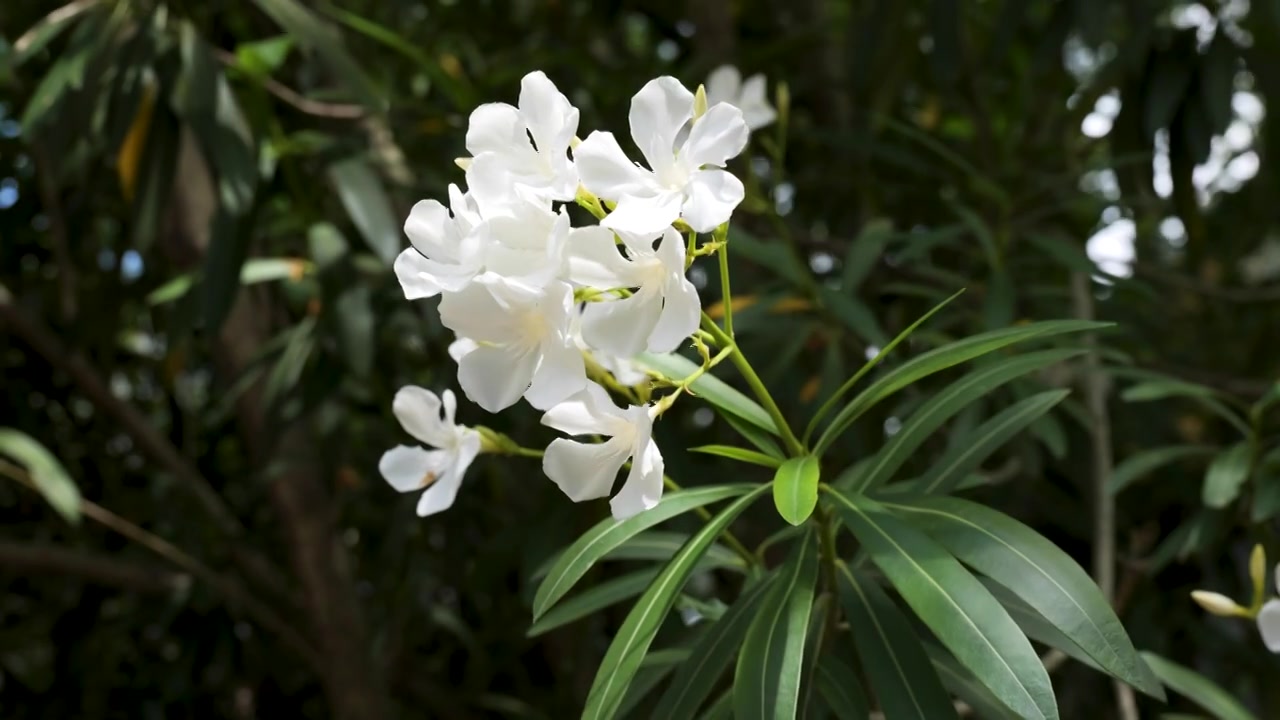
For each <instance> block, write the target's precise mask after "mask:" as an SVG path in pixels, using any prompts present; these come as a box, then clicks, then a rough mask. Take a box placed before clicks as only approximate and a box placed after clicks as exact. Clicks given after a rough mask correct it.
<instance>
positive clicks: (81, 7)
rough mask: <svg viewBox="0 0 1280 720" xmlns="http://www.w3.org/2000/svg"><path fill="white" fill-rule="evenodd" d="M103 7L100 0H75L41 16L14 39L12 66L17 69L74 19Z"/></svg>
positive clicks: (54, 38) (55, 37)
mask: <svg viewBox="0 0 1280 720" xmlns="http://www.w3.org/2000/svg"><path fill="white" fill-rule="evenodd" d="M101 7H102V3H101V2H100V1H99V0H75V1H74V2H69V3H67V4H66V5H63V6H62V7H59V8H58V9H57V10H54V11H53V12H51V13H49V14H48V15H46V16H44V17H43V18H41V19H40V20H39V21H38V22H37V23H36V24H35V25H32V26H31V27H30V28H28V29H27V31H26V32H24V33H22V35H21V36H20V37H19V38H18V39H17V40H14V41H13V54H12V55H10V56H9V63H10V68H12V69H15V70H16V69H17V68H18V67H19V66H21V65H22V64H23V63H25V62H26V61H27V60H30V59H31V58H32V57H33V56H35V55H36V54H37V53H39V52H40V51H41V50H43V49H45V48H46V47H48V46H49V43H51V42H53V41H54V40H56V39H57V38H58V36H59V35H61V34H62V33H63V32H64V31H65V30H66V29H67V28H69V27H71V24H72V21H73V20H75V19H76V18H78V17H80V16H81V15H83V14H85V13H87V12H90V11H92V12H93V13H95V14H97V13H99V12H100V8H101Z"/></svg>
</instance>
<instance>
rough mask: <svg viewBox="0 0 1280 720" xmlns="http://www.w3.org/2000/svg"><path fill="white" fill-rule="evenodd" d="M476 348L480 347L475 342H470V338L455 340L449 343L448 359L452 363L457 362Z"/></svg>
mask: <svg viewBox="0 0 1280 720" xmlns="http://www.w3.org/2000/svg"><path fill="white" fill-rule="evenodd" d="M478 347H480V344H479V343H477V342H476V341H475V340H472V339H471V338H464V337H460V338H458V339H457V340H454V341H453V342H451V343H449V357H451V358H453V361H454V362H458V361H459V360H461V359H462V358H464V357H466V356H467V354H468V353H470V352H471V351H472V350H475V349H476V348H478Z"/></svg>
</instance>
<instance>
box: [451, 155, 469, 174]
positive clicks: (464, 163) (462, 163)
mask: <svg viewBox="0 0 1280 720" xmlns="http://www.w3.org/2000/svg"><path fill="white" fill-rule="evenodd" d="M471 160H472V158H455V159H454V161H453V164H454V165H457V166H458V167H460V168H462V171H463V172H466V171H467V168H469V167H471Z"/></svg>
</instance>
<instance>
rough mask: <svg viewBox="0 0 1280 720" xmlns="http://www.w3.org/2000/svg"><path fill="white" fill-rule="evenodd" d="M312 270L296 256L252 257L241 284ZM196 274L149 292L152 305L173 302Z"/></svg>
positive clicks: (243, 273)
mask: <svg viewBox="0 0 1280 720" xmlns="http://www.w3.org/2000/svg"><path fill="white" fill-rule="evenodd" d="M311 271H312V265H311V263H309V262H307V261H306V260H298V259H296V258H250V259H248V260H246V261H245V262H244V264H243V265H242V266H241V267H240V284H241V285H254V284H256V283H262V282H272V281H274V280H285V279H287V278H298V277H302V276H304V275H306V274H307V273H309V272H311ZM194 282H195V276H194V275H179V276H178V277H176V278H174V279H172V280H170V281H169V282H167V283H165V284H163V285H161V286H160V287H158V288H156V289H155V290H152V291H151V292H150V293H148V294H147V303H148V304H150V305H164V304H166V303H170V302H173V301H174V300H177V299H178V298H181V297H182V296H183V295H186V294H187V292H188V291H189V290H190V289H191V286H192V284H194Z"/></svg>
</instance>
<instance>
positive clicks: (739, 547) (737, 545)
mask: <svg viewBox="0 0 1280 720" xmlns="http://www.w3.org/2000/svg"><path fill="white" fill-rule="evenodd" d="M662 485H663V486H664V487H666V488H667V489H668V490H670V491H671V492H679V491H680V490H682V489H683V488H681V487H680V485H679V484H678V483H676V481H675V480H672V479H671V478H669V477H667V476H666V475H663V476H662ZM694 512H696V513H697V514H698V517H700V518H702V520H703V521H704V522H709V521H710V520H711V512H710V511H709V510H707V509H706V508H704V507H699V508H696V509H695V510H694ZM724 541H725V543H726V544H727V545H728V546H729V547H730V548H732V549H733V551H734V552H736V553H738V555H739V556H740V557H741V558H742V559H743V560H744V561H745V562H746V563H747V567H751V566H752V565H755V564H756V556H755V553H752V552H751V551H750V550H748V549H747V546H746V545H743V544H742V542H741V541H740V540H738V538H737V536H735V535H734V534H733V531H731V530H725V531H724Z"/></svg>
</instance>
